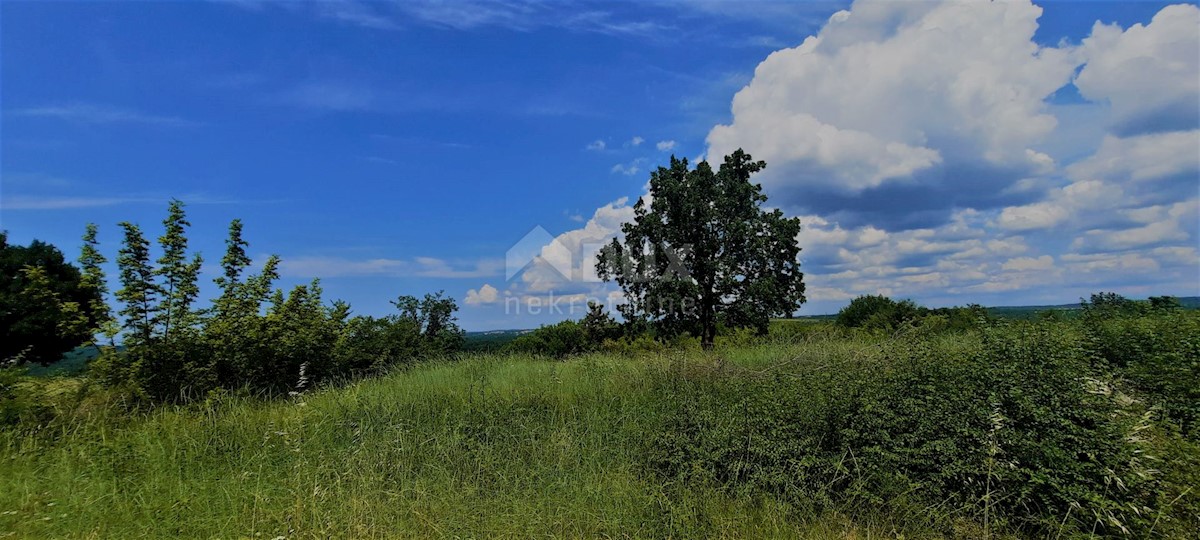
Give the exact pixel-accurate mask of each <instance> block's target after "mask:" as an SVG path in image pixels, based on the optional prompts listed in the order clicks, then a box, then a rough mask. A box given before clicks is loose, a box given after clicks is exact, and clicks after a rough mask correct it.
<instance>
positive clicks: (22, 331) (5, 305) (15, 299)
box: [0, 232, 104, 364]
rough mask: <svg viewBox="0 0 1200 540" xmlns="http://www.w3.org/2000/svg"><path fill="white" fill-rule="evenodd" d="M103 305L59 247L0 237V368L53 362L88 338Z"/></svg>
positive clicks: (99, 297)
mask: <svg viewBox="0 0 1200 540" xmlns="http://www.w3.org/2000/svg"><path fill="white" fill-rule="evenodd" d="M103 305H104V303H103V299H102V298H101V295H100V292H99V291H97V290H96V289H95V288H93V287H90V286H88V284H87V283H85V282H84V277H83V276H82V275H81V274H80V272H79V269H78V268H75V267H74V266H72V265H70V264H68V263H67V262H66V259H65V258H64V257H63V254H62V252H61V251H59V250H58V248H56V247H54V246H52V245H50V244H47V243H45V242H39V241H37V240H34V241H33V242H31V243H30V244H29V246H13V245H9V244H8V234H7V233H5V232H0V364H2V363H4V362H6V361H8V360H12V359H15V360H18V361H21V362H38V363H40V364H50V363H53V362H57V361H58V360H60V359H61V358H62V355H63V353H65V352H67V351H70V350H71V349H73V348H75V347H77V346H79V345H82V344H84V343H87V342H88V340H90V339H91V337H92V332H91V329H92V328H94V327H95V326H96V325H97V323H98V321H99V320H100V317H101V315H100V313H99V310H100V307H101V306H103Z"/></svg>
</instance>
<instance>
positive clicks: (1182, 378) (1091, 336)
mask: <svg viewBox="0 0 1200 540" xmlns="http://www.w3.org/2000/svg"><path fill="white" fill-rule="evenodd" d="M1128 312H1133V313H1137V311H1136V310H1128ZM1120 313H1121V312H1120V311H1117V312H1116V314H1114V312H1113V311H1112V310H1105V311H1099V312H1097V311H1092V312H1091V315H1090V316H1087V317H1084V319H1083V321H1082V324H1083V328H1084V331H1085V333H1086V335H1087V337H1088V340H1087V342H1086V345H1087V350H1088V352H1089V353H1090V354H1091V355H1092V356H1093V357H1094V358H1096V359H1097V360H1098V361H1100V362H1102V363H1103V365H1104V366H1105V367H1108V368H1111V369H1112V370H1114V371H1115V373H1116V374H1117V375H1119V376H1121V377H1123V378H1125V379H1127V380H1128V382H1129V383H1130V384H1131V385H1132V386H1133V388H1135V389H1136V390H1138V391H1139V392H1141V393H1142V394H1143V395H1144V396H1145V398H1146V399H1147V401H1148V402H1149V403H1151V404H1153V405H1155V406H1157V407H1159V408H1160V409H1161V411H1162V414H1163V415H1164V416H1165V417H1166V418H1167V419H1168V420H1169V421H1171V422H1173V423H1174V424H1176V425H1177V426H1179V428H1180V429H1181V430H1182V431H1183V432H1184V433H1185V434H1186V435H1188V436H1189V437H1190V438H1192V439H1193V440H1200V313H1197V312H1195V311H1181V310H1175V309H1166V310H1151V311H1149V312H1148V313H1146V314H1144V315H1140V316H1139V315H1128V316H1119V314H1120Z"/></svg>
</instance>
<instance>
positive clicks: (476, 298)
mask: <svg viewBox="0 0 1200 540" xmlns="http://www.w3.org/2000/svg"><path fill="white" fill-rule="evenodd" d="M499 298H500V291H498V290H496V288H495V287H493V286H491V285H488V284H487V283H484V284H483V286H482V287H479V290H478V291H477V290H475V289H470V290H468V291H467V297H466V299H465V300H463V302H464V303H466V304H467V305H468V306H479V305H483V304H494V303H496V301H497V300H499Z"/></svg>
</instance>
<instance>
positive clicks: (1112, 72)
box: [1075, 4, 1200, 150]
mask: <svg viewBox="0 0 1200 540" xmlns="http://www.w3.org/2000/svg"><path fill="white" fill-rule="evenodd" d="M1197 28H1200V8H1197V7H1196V6H1193V5H1183V4H1181V5H1174V6H1167V7H1165V8H1163V9H1162V10H1161V11H1159V12H1158V14H1156V15H1155V16H1154V18H1153V19H1152V20H1151V22H1150V24H1147V25H1145V26H1143V25H1141V24H1135V25H1133V26H1131V27H1130V28H1129V29H1127V30H1124V31H1122V30H1121V28H1120V27H1119V26H1116V25H1106V24H1103V23H1100V22H1097V23H1096V25H1095V26H1094V27H1093V28H1092V34H1091V36H1090V37H1089V38H1087V39H1085V40H1084V41H1083V54H1084V55H1085V56H1086V58H1087V65H1086V66H1084V68H1083V69H1082V70H1081V71H1080V72H1079V76H1078V77H1076V78H1075V86H1077V87H1078V88H1079V92H1080V93H1081V94H1082V95H1083V96H1084V97H1086V98H1088V99H1090V100H1093V101H1100V102H1103V101H1108V102H1109V103H1111V104H1112V115H1113V119H1112V120H1113V128H1114V130H1115V131H1117V132H1118V134H1119V135H1128V134H1136V133H1146V132H1155V131H1174V130H1180V129H1195V128H1196V127H1198V125H1200V31H1197ZM1193 150H1195V148H1194V147H1193Z"/></svg>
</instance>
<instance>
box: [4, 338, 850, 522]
mask: <svg viewBox="0 0 1200 540" xmlns="http://www.w3.org/2000/svg"><path fill="white" fill-rule="evenodd" d="M667 363H668V362H667V360H666V359H665V358H654V359H646V358H638V359H629V358H623V357H610V356H598V355H597V356H586V357H582V358H577V359H573V360H571V361H569V362H557V361H550V360H536V359H522V358H513V357H505V356H478V357H473V358H470V359H468V360H465V361H461V362H456V363H453V364H450V363H444V364H436V365H429V366H424V367H420V368H418V369H415V370H412V371H410V372H407V373H396V374H393V375H390V376H387V377H383V378H379V379H374V380H368V381H363V382H359V383H357V384H354V385H351V386H348V387H345V388H341V389H336V390H330V391H324V392H317V393H314V394H311V395H305V396H302V397H299V398H296V399H293V400H290V401H284V402H274V403H262V402H258V401H255V400H246V399H230V400H227V401H223V402H209V403H207V404H203V405H197V406H193V407H188V408H180V409H162V410H159V411H156V412H154V413H152V414H150V415H149V416H148V417H146V418H137V419H130V420H128V421H125V422H115V423H114V420H113V419H104V420H99V419H94V420H93V421H84V422H79V423H77V424H75V425H72V426H70V427H63V428H61V430H60V431H59V432H57V433H55V434H53V436H52V437H50V438H46V437H45V436H42V437H21V436H17V435H15V434H11V433H7V434H4V435H3V439H2V440H3V444H4V446H3V453H4V458H5V459H3V461H0V478H2V480H0V488H2V489H0V531H7V534H10V535H12V536H14V537H105V538H133V537H149V538H161V537H175V536H183V537H193V538H198V537H221V538H238V537H253V538H257V537H265V538H276V537H280V536H283V537H288V538H292V537H298V538H315V537H330V536H332V537H391V536H410V537H464V538H469V537H497V536H508V537H532V536H541V537H547V536H557V537H605V536H608V537H672V536H673V537H681V538H691V537H696V536H736V537H764V536H771V537H791V536H796V537H806V536H808V537H826V536H828V535H829V534H838V535H840V534H842V533H843V532H850V531H854V530H860V531H861V532H862V534H865V535H866V536H864V537H869V536H870V534H868V533H870V530H869V529H862V528H861V527H859V526H857V525H854V524H853V523H851V522H850V521H848V520H846V519H844V518H838V517H836V516H829V517H828V518H826V519H821V520H817V521H814V522H810V523H801V522H799V521H796V520H795V519H793V518H794V516H790V515H789V514H788V512H787V509H786V508H784V507H782V506H781V505H780V504H779V503H774V502H772V501H771V500H770V499H769V498H762V497H759V498H754V499H747V498H738V497H733V496H730V495H728V494H725V493H723V492H719V491H717V490H714V489H687V488H681V487H678V486H672V485H670V484H669V483H664V482H662V481H660V480H658V479H656V478H654V477H653V476H652V475H648V474H646V471H644V470H643V467H642V466H641V463H642V462H643V460H642V458H641V455H640V453H641V452H642V441H644V439H645V437H646V436H647V435H648V430H649V429H652V427H653V426H651V425H647V423H646V421H647V419H649V418H651V417H652V416H653V414H654V410H655V409H656V408H657V407H656V405H655V399H654V397H655V396H654V394H653V387H654V386H655V385H654V384H653V381H654V380H655V379H656V377H655V375H653V374H651V373H650V372H651V371H656V370H665V369H666V364H667ZM96 414H99V415H102V414H106V413H105V412H103V411H98V412H96Z"/></svg>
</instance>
